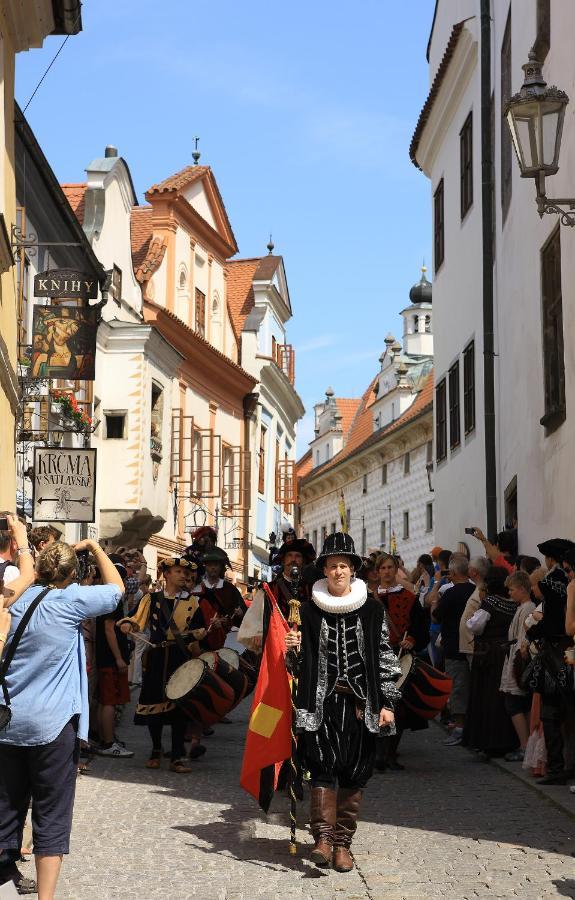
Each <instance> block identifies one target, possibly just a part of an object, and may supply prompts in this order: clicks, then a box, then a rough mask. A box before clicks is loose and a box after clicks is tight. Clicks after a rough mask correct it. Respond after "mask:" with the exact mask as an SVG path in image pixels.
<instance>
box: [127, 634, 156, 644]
mask: <svg viewBox="0 0 575 900" xmlns="http://www.w3.org/2000/svg"><path fill="white" fill-rule="evenodd" d="M130 637H134V638H137V639H138V640H139V641H143V642H144V644H147V645H148V647H155V646H156V645H155V644H152V643H151V641H148V640H146V638H145V637H144V636H143V635H141V634H140V632H139V631H132V633H131V635H130Z"/></svg>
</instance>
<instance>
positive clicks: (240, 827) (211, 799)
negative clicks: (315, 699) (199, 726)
mask: <svg viewBox="0 0 575 900" xmlns="http://www.w3.org/2000/svg"><path fill="white" fill-rule="evenodd" d="M248 708H249V701H247V703H245V704H244V705H243V707H242V708H240V709H238V710H236V711H235V712H234V714H233V720H234V723H233V724H232V725H220V726H219V727H218V728H217V730H216V735H214V736H213V737H211V738H208V739H206V743H207V744H208V753H207V754H206V756H205V757H204V759H203V760H201V761H199V762H197V763H196V764H195V768H194V773H193V774H192V775H190V776H182V775H174V774H170V773H169V772H168V771H167V762H165V763H164V767H163V769H162V771H160V772H155V771H149V770H147V769H145V768H144V767H143V762H144V760H145V759H146V755H147V751H148V741H147V731H146V730H145V729H141V728H134V727H132V726H130V725H129V724H128V723H129V722H130V721H131V717H130V716H129V715H128V714H127V715H126V718H125V720H124V727H123V728H122V729H121V735H122V736H123V737H124V738H125V739H126V740H127V741H128V742H129V745H130V747H133V748H134V749H135V750H136V755H135V757H134V759H132V760H126V761H124V760H107V759H102V758H96V759H95V760H94V762H93V763H92V764H91V767H90V774H89V775H88V776H82V777H80V778H79V779H78V791H77V797H76V807H75V821H74V829H73V833H72V852H71V855H70V857H69V858H68V859H66V860H65V863H64V867H63V872H62V878H61V881H60V886H59V890H58V894H57V896H58V897H59V898H73V900H116V898H124V900H132V898H134V900H135V898H138V900H152V898H162V900H185V898H188V897H189V898H191V897H203V898H209V900H211V898H214V900H216V898H218V900H219V898H221V900H224V898H225V900H232V898H233V900H241V898H247V897H254V896H257V897H263V898H269V900H272V898H274V900H275V898H276V897H279V896H281V897H282V898H311V897H313V898H317V897H333V898H337V897H346V898H360V897H361V898H373V900H375V898H385V900H400V898H422V900H423V898H426V900H427V898H429V900H433V898H436V897H451V898H454V900H466V898H477V897H480V898H487V897H489V898H510V897H521V898H523V900H536V898H540V897H575V860H574V858H573V856H572V855H571V853H572V848H573V847H575V840H573V837H572V835H573V820H572V818H571V817H570V816H569V815H568V814H567V813H566V812H564V811H562V810H560V809H558V808H557V807H556V806H554V805H552V804H551V803H550V802H548V800H547V799H546V798H545V797H543V796H541V795H540V794H539V793H537V792H535V791H534V790H533V789H531V788H529V787H527V786H525V785H523V784H522V783H521V782H520V781H518V780H517V779H516V778H514V777H512V776H510V775H508V774H507V773H506V772H504V771H501V769H499V768H497V767H496V766H494V765H489V764H486V763H482V762H480V761H479V760H477V759H476V758H475V757H474V756H472V755H470V754H469V753H468V752H467V751H466V750H463V749H461V748H450V749H445V748H444V747H443V746H442V744H441V740H442V738H443V733H442V732H441V731H440V730H439V729H437V728H435V727H432V728H430V729H429V731H427V732H424V733H423V734H422V733H419V734H416V735H411V734H409V735H407V736H406V738H405V740H404V746H403V755H402V760H403V762H404V764H405V765H406V771H405V772H399V773H394V774H387V775H375V776H374V778H373V780H372V782H371V784H370V788H369V792H368V795H367V799H366V802H365V806H364V812H363V817H362V821H361V823H360V827H359V830H358V836H357V840H356V841H355V843H354V852H355V859H356V863H357V869H356V870H355V871H354V872H353V873H351V874H349V875H338V874H336V873H334V872H330V873H329V874H325V873H323V872H320V870H318V869H316V868H315V867H314V866H312V865H311V864H310V863H308V862H307V859H306V856H307V850H308V848H307V847H300V848H299V849H300V851H301V852H300V853H299V855H298V857H297V858H295V859H292V858H290V856H289V855H288V850H287V834H288V832H287V826H286V822H287V800H286V799H285V798H284V797H283V796H279V797H277V798H276V799H275V801H274V806H273V812H272V814H271V815H270V817H269V819H268V820H266V819H265V817H264V816H263V815H261V814H260V812H259V811H258V809H257V807H256V804H255V803H254V802H253V801H252V799H251V798H250V797H249V796H248V795H246V794H245V793H244V792H243V791H242V790H241V789H240V787H239V784H238V781H239V771H240V765H241V756H242V751H243V743H244V735H245V725H246V718H247V714H248ZM167 737H168V735H167V734H166V738H167ZM553 790H555V791H557V792H565V791H566V788H554V789H553ZM307 806H308V804H307V802H306V803H305V805H302V806H301V807H300V811H301V814H302V818H301V824H302V826H303V825H304V810H307ZM299 839H300V841H301V842H302V843H305V844H306V845H309V843H310V840H311V839H310V836H309V834H308V833H307V831H305V830H301V831H300V832H299ZM23 870H24V871H25V873H26V874H32V863H28V864H26V865H24V866H23Z"/></svg>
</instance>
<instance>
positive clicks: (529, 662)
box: [362, 528, 575, 792]
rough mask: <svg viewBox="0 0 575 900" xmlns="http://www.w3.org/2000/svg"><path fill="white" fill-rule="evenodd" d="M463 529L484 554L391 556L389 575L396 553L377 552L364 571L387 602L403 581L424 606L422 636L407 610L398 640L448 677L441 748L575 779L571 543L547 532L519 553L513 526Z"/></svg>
mask: <svg viewBox="0 0 575 900" xmlns="http://www.w3.org/2000/svg"><path fill="white" fill-rule="evenodd" d="M467 531H468V534H469V535H470V536H471V537H472V538H473V539H475V540H477V542H478V544H481V545H482V546H483V552H482V553H481V555H477V556H471V554H470V553H469V551H468V549H467V545H466V544H461V545H460V550H458V551H455V552H452V551H450V550H446V549H442V548H440V547H434V548H433V550H432V551H431V553H429V554H423V555H422V556H420V558H419V559H418V561H417V566H416V567H415V569H414V571H412V572H408V571H406V569H405V566H404V565H403V562H402V560H401V558H400V557H395V563H396V571H395V575H394V573H393V572H391V569H392V568H393V567H392V566H391V564H390V562H389V560H390V559H393V557H391V556H390V555H389V554H383V555H380V556H376V555H375V554H373V555H372V556H371V557H370V558H368V559H366V561H365V566H364V570H363V573H362V577H364V579H365V580H366V582H367V584H368V588H369V590H370V592H371V593H372V594H373V595H374V596H379V597H380V598H382V599H383V600H384V602H386V604H387V605H388V606H389V591H390V590H395V591H399V590H400V589H401V592H402V596H403V597H404V598H405V592H406V591H407V592H408V594H411V595H412V596H414V597H416V598H417V600H418V606H420V607H421V609H422V610H423V611H424V612H425V615H426V622H427V629H428V630H427V639H428V641H427V645H426V646H425V647H422V646H421V640H419V641H416V640H415V638H414V636H413V635H412V634H411V632H415V625H414V624H413V623H414V622H415V618H414V616H413V615H411V616H410V618H409V621H406V628H407V631H409V632H410V634H409V635H407V632H406V635H407V639H405V640H404V641H403V644H402V647H403V648H406V647H408V648H409V649H411V650H412V652H415V653H416V654H417V655H418V656H420V657H422V658H427V659H428V660H429V661H430V662H431V664H432V665H433V666H434V667H436V668H438V669H441V670H443V671H445V673H446V674H447V675H449V677H450V678H451V679H452V682H453V688H452V691H451V695H450V699H449V704H448V706H447V708H446V710H445V711H444V713H443V716H442V722H443V724H444V725H445V726H446V728H447V729H448V732H449V736H448V737H447V739H446V740H445V742H444V743H445V745H446V747H448V748H449V747H455V746H459V745H464V746H467V747H468V748H469V749H471V750H474V751H477V752H478V753H481V754H483V757H484V758H485V759H489V758H492V757H504V758H505V759H506V760H507V761H509V762H516V763H518V764H523V767H524V768H525V769H527V770H528V771H529V773H530V774H531V775H533V776H534V777H537V779H538V782H539V783H540V784H546V785H565V784H567V783H569V782H570V781H572V782H575V690H574V677H573V673H574V670H575V647H574V646H573V644H574V636H575V543H574V542H572V541H571V540H569V539H567V538H555V539H551V540H547V541H544V542H542V543H541V544H539V545H538V552H539V554H540V556H539V557H535V556H527V555H521V554H518V552H517V533H516V529H508V530H506V531H503V532H501V533H500V534H499V535H498V536H497V539H496V541H494V542H492V541H490V540H489V539H488V538H487V537H486V536H485V535H484V533H483V532H482V531H481V529H480V528H470V529H468V530H467ZM464 549H465V552H464ZM388 570H389V571H388ZM390 573H391V582H390ZM390 584H392V585H395V587H391V588H390ZM395 596H399V595H397V594H396V595H395ZM403 602H404V604H405V603H406V602H407V603H409V601H408V600H405V599H404V601H403ZM392 612H393V607H392V606H389V608H388V613H392ZM402 627H403V626H402ZM405 637H406V636H404V638H405ZM571 790H572V792H575V784H573V785H572V787H571Z"/></svg>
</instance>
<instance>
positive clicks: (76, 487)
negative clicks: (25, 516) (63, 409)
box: [32, 447, 96, 522]
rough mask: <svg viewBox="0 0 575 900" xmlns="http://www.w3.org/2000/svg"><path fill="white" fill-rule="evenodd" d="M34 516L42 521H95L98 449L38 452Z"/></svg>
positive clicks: (43, 448) (33, 502) (35, 471)
mask: <svg viewBox="0 0 575 900" xmlns="http://www.w3.org/2000/svg"><path fill="white" fill-rule="evenodd" d="M32 484H33V493H32V516H33V518H34V519H37V520H39V521H42V522H94V520H95V518H96V450H93V449H91V448H83V449H71V448H66V449H49V448H48V447H36V448H35V450H34V477H33V480H32Z"/></svg>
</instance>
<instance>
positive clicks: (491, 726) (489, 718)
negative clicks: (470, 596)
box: [463, 597, 518, 756]
mask: <svg viewBox="0 0 575 900" xmlns="http://www.w3.org/2000/svg"><path fill="white" fill-rule="evenodd" d="M481 609H484V610H486V611H487V612H488V613H489V615H490V619H489V621H488V623H487V625H486V626H485V630H484V632H483V634H482V635H477V636H476V637H475V641H474V645H473V663H472V666H471V684H470V690H469V706H468V708H467V715H466V717H465V728H464V731H463V742H464V744H467V746H469V747H473V748H475V749H478V750H483V752H484V753H488V754H489V755H490V756H501V755H503V754H504V753H506V752H507V751H509V750H514V749H515V748H516V747H517V745H518V740H517V734H516V732H515V729H514V727H513V723H512V722H511V719H510V718H509V715H508V714H507V712H506V710H505V698H504V695H503V693H502V692H501V691H500V690H499V688H500V685H501V672H502V670H503V663H504V662H505V657H506V655H507V650H508V647H507V645H506V641H507V636H508V632H509V625H510V624H511V621H512V619H513V616H514V615H515V613H516V611H517V604H516V603H514V602H513V601H511V600H506V599H505V598H503V597H486V599H485V600H484V601H483V603H482V604H481Z"/></svg>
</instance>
